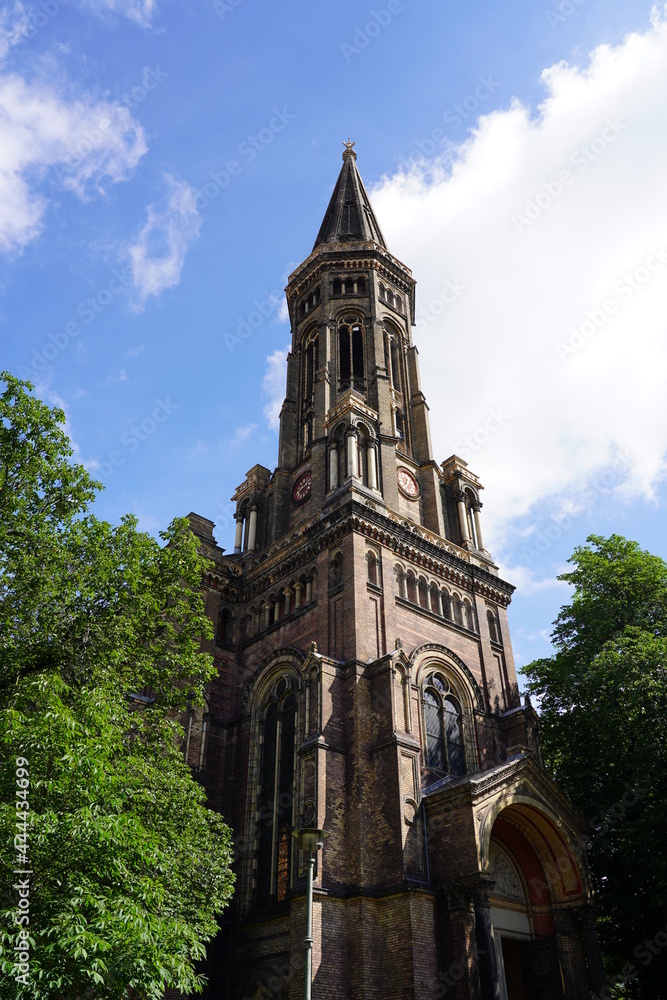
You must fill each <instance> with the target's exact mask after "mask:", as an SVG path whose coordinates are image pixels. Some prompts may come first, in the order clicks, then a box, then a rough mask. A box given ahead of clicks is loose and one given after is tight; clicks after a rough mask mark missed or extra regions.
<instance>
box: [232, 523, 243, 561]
mask: <svg viewBox="0 0 667 1000" xmlns="http://www.w3.org/2000/svg"><path fill="white" fill-rule="evenodd" d="M242 547H243V517H242V515H241V514H237V515H236V535H235V537H234V552H235V553H240V552H241V549H242Z"/></svg>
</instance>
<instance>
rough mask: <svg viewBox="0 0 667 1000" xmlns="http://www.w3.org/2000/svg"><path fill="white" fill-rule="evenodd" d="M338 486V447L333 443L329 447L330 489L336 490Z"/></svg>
mask: <svg viewBox="0 0 667 1000" xmlns="http://www.w3.org/2000/svg"><path fill="white" fill-rule="evenodd" d="M337 486H338V445H337V443H336V442H335V441H332V442H331V444H330V445H329V489H330V490H335V489H336V487H337Z"/></svg>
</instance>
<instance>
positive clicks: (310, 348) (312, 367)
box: [303, 334, 317, 403]
mask: <svg viewBox="0 0 667 1000" xmlns="http://www.w3.org/2000/svg"><path fill="white" fill-rule="evenodd" d="M316 371H317V336H316V335H312V334H311V336H310V337H309V338H308V340H307V341H306V343H305V348H304V357H303V398H304V401H305V402H306V403H307V402H309V401H310V400H311V399H312V395H313V386H314V383H315V372H316Z"/></svg>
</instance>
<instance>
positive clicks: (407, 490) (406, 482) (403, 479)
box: [396, 469, 419, 500]
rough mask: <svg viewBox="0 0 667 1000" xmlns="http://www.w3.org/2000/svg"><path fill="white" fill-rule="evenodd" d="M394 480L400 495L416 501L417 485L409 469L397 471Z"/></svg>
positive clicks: (417, 494)
mask: <svg viewBox="0 0 667 1000" xmlns="http://www.w3.org/2000/svg"><path fill="white" fill-rule="evenodd" d="M396 478H397V480H398V488H399V490H400V491H401V493H403V495H404V496H406V497H408V498H409V499H410V500H416V499H417V497H418V496H419V483H418V482H417V480H416V479H415V477H414V476H413V475H412V473H411V472H410V471H409V469H399V470H398V472H397V473H396Z"/></svg>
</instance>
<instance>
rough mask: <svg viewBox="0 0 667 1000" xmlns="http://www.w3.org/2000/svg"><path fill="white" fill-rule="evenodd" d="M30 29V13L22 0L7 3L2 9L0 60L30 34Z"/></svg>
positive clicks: (0, 14)
mask: <svg viewBox="0 0 667 1000" xmlns="http://www.w3.org/2000/svg"><path fill="white" fill-rule="evenodd" d="M29 30H30V22H29V21H28V14H27V11H26V9H25V7H24V6H23V4H22V3H21V2H20V0H15V2H14V3H13V4H6V5H5V6H4V7H3V8H2V9H0V61H2V60H3V59H4V58H5V57H6V55H7V53H8V52H9V50H10V49H11V48H13V46H14V45H17V44H18V43H19V42H20V41H21V39H22V38H24V37H25V36H26V34H28V32H29Z"/></svg>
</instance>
